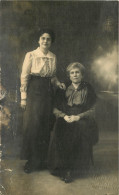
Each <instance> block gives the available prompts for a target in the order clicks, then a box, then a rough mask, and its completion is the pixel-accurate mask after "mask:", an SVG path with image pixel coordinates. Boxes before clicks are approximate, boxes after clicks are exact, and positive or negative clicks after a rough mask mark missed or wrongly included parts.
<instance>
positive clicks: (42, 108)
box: [21, 76, 53, 168]
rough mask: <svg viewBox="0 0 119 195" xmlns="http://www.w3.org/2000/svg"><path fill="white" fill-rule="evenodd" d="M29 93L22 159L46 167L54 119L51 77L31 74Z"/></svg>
mask: <svg viewBox="0 0 119 195" xmlns="http://www.w3.org/2000/svg"><path fill="white" fill-rule="evenodd" d="M27 94H28V95H27V107H26V111H25V112H24V121H23V124H24V127H23V129H24V132H23V134H24V135H23V144H22V151H21V159H27V160H29V161H30V162H31V163H32V165H33V166H34V168H35V167H36V168H37V167H38V166H40V167H45V166H46V164H47V151H48V146H49V138H50V127H51V121H52V120H51V118H52V115H51V113H52V101H53V90H52V86H51V78H50V77H49V78H48V77H40V76H31V78H30V81H29V85H28V92H27Z"/></svg>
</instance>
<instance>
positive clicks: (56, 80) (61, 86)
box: [51, 56, 66, 89]
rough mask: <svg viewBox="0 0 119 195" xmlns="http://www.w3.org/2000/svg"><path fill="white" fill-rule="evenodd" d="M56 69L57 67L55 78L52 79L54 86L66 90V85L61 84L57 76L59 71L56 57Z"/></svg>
mask: <svg viewBox="0 0 119 195" xmlns="http://www.w3.org/2000/svg"><path fill="white" fill-rule="evenodd" d="M54 67H55V69H54V74H53V77H52V79H51V82H52V84H54V85H55V86H57V87H59V88H60V89H66V86H65V84H64V83H61V82H60V81H59V80H58V78H57V76H56V72H57V70H56V69H57V58H56V56H55V58H54Z"/></svg>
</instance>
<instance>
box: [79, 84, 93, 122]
mask: <svg viewBox="0 0 119 195" xmlns="http://www.w3.org/2000/svg"><path fill="white" fill-rule="evenodd" d="M87 90H88V92H87V101H86V109H85V111H84V112H83V113H81V114H79V116H80V118H95V107H96V99H97V96H96V93H95V91H94V89H93V88H92V86H91V85H89V84H88V86H87Z"/></svg>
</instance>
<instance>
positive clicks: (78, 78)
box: [69, 68, 83, 83]
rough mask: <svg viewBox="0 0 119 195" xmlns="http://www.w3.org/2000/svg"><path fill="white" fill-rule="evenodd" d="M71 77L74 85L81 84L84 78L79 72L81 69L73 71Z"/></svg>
mask: <svg viewBox="0 0 119 195" xmlns="http://www.w3.org/2000/svg"><path fill="white" fill-rule="evenodd" d="M69 76H70V80H71V81H72V83H80V82H81V80H82V78H83V76H82V73H81V71H80V70H79V68H73V69H71V70H70V73H69Z"/></svg>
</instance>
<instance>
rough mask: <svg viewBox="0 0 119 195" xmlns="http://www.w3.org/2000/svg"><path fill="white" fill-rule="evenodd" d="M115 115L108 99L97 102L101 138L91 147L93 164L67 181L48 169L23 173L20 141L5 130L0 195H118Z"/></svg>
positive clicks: (23, 162)
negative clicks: (79, 175)
mask: <svg viewBox="0 0 119 195" xmlns="http://www.w3.org/2000/svg"><path fill="white" fill-rule="evenodd" d="M101 101H102V102H101ZM109 101H110V100H109ZM111 102H112V100H111ZM114 102H115V101H114ZM106 112H107V113H106ZM105 113H106V115H105ZM116 117H117V111H116V110H115V105H114V104H113V105H112V104H110V102H107V99H106V101H104V98H103V100H100V102H99V105H98V122H99V127H100V140H99V142H98V144H97V145H96V146H95V147H94V162H95V164H94V166H91V168H90V170H89V172H87V173H85V174H84V175H83V176H81V177H77V178H76V179H75V180H74V181H73V182H72V183H69V184H65V183H64V182H63V181H61V180H60V179H59V178H58V177H55V176H53V175H51V174H50V173H49V171H48V170H44V171H39V172H33V173H31V174H26V173H24V171H23V166H24V164H25V161H22V160H20V159H19V148H20V147H19V140H18V139H17V138H15V137H14V136H13V137H14V139H13V137H12V135H11V133H9V132H8V131H6V136H5V137H7V140H5V139H4V143H5V145H4V144H3V149H4V155H3V158H2V161H1V174H0V179H1V186H0V188H1V189H0V195H118V194H119V191H118V187H117V186H118V151H117V150H118V133H117V120H116ZM10 135H11V137H10ZM9 140H11V141H9ZM11 154H12V155H11Z"/></svg>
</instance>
